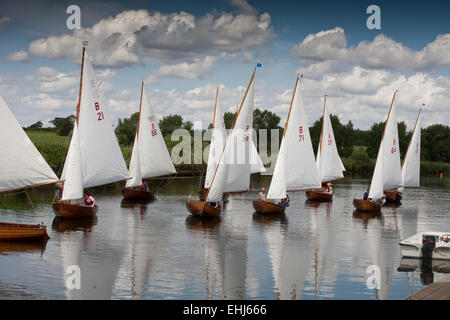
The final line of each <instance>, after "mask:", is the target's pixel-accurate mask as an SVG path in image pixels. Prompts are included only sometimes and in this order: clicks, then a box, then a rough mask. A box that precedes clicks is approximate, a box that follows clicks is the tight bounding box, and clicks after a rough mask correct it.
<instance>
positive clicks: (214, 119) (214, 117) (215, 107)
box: [212, 85, 220, 129]
mask: <svg viewBox="0 0 450 320" xmlns="http://www.w3.org/2000/svg"><path fill="white" fill-rule="evenodd" d="M219 86H220V85H219ZM219 86H217V89H216V102H215V103H214V116H213V123H212V127H213V129H214V124H215V123H216V109H217V98H218V96H219Z"/></svg>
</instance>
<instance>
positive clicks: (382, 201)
mask: <svg viewBox="0 0 450 320" xmlns="http://www.w3.org/2000/svg"><path fill="white" fill-rule="evenodd" d="M369 200H372V199H369ZM375 203H377V204H379V205H380V206H382V205H384V204H385V203H386V194H384V193H383V196H382V197H381V199H378V200H376V201H375Z"/></svg>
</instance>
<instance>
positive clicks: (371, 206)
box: [353, 199, 381, 212]
mask: <svg viewBox="0 0 450 320" xmlns="http://www.w3.org/2000/svg"><path fill="white" fill-rule="evenodd" d="M353 206H354V207H355V208H356V210H359V211H364V212H381V205H379V204H377V203H375V202H372V201H370V200H364V199H353Z"/></svg>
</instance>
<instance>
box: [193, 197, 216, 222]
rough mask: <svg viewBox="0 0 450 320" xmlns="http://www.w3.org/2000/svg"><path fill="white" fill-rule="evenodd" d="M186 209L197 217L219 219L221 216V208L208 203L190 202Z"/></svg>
mask: <svg viewBox="0 0 450 320" xmlns="http://www.w3.org/2000/svg"><path fill="white" fill-rule="evenodd" d="M186 208H187V209H188V211H189V212H190V213H192V214H193V215H194V216H196V217H201V218H205V217H218V216H219V215H220V211H221V209H220V208H214V207H212V206H210V205H209V204H207V203H206V202H203V201H199V200H188V202H186Z"/></svg>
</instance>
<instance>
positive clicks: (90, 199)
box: [84, 191, 95, 207]
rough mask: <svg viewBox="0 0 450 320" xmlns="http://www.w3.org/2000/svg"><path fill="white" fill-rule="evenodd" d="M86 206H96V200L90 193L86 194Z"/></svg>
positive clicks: (86, 192)
mask: <svg viewBox="0 0 450 320" xmlns="http://www.w3.org/2000/svg"><path fill="white" fill-rule="evenodd" d="M84 204H85V205H86V206H88V207H93V206H95V199H94V197H93V196H91V194H90V193H89V192H88V191H85V192H84Z"/></svg>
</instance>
